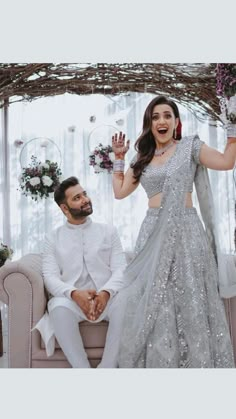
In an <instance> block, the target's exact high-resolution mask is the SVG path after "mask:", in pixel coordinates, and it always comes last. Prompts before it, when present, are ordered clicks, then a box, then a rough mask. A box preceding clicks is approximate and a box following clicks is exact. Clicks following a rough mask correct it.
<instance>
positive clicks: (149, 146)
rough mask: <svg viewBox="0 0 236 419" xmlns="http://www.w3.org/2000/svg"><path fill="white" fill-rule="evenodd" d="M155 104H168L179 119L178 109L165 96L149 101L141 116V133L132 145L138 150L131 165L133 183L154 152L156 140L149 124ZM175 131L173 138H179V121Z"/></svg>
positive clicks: (138, 177) (150, 123)
mask: <svg viewBox="0 0 236 419" xmlns="http://www.w3.org/2000/svg"><path fill="white" fill-rule="evenodd" d="M156 105H169V106H170V107H171V109H172V110H173V112H174V115H175V118H179V121H180V115H179V109H178V107H177V105H176V104H175V102H173V101H172V100H170V99H168V98H167V97H165V96H157V97H155V98H154V99H153V100H152V101H151V102H150V103H149V105H148V107H147V109H146V110H145V113H144V116H143V131H142V134H141V135H140V136H139V138H138V139H137V141H136V142H135V145H134V147H135V150H136V151H137V152H138V159H137V161H136V163H134V164H133V165H132V166H131V167H132V169H133V171H134V178H135V182H134V183H137V182H138V181H139V179H140V176H141V174H142V171H143V170H144V169H145V167H146V166H147V165H148V163H150V161H151V160H152V158H153V156H154V153H155V149H156V142H155V139H154V136H153V134H152V131H151V126H152V113H153V108H154V107H155V106H156ZM176 132H177V135H176V138H175V139H176V140H181V122H179V125H178V127H177V130H176Z"/></svg>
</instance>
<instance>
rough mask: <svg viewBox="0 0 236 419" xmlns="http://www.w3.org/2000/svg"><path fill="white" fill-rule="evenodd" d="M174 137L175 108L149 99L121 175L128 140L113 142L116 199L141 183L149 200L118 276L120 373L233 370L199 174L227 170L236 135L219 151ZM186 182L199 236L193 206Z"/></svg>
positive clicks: (203, 178) (204, 184)
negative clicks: (121, 283)
mask: <svg viewBox="0 0 236 419" xmlns="http://www.w3.org/2000/svg"><path fill="white" fill-rule="evenodd" d="M230 135H231V134H230ZM180 139H181V122H180V116H179V110H178V108H177V106H176V104H175V103H174V102H173V101H171V100H169V99H167V98H166V97H164V96H160V97H157V98H154V99H153V100H152V101H151V102H150V104H149V105H148V107H147V109H146V111H145V113H144V120H143V131H142V133H141V135H140V137H139V138H138V140H137V141H136V144H135V146H136V147H135V148H136V150H137V154H136V156H135V157H134V159H133V160H132V162H131V165H130V168H129V169H128V171H127V172H126V174H125V175H124V157H125V154H126V152H127V151H128V149H129V141H127V142H125V135H124V134H122V133H120V135H119V136H118V135H115V136H114V137H112V145H113V151H114V153H115V158H116V160H115V162H114V174H113V189H114V194H115V197H116V198H117V199H122V198H125V197H126V196H128V195H129V194H131V193H132V192H133V191H134V190H135V189H136V188H137V187H138V185H139V183H141V185H142V186H143V187H144V189H145V191H146V193H147V196H148V198H149V209H148V211H147V215H146V217H145V219H144V221H143V223H142V226H141V229H140V232H139V235H138V239H137V243H136V247H135V257H134V259H133V260H132V262H131V263H130V264H129V265H128V267H127V269H126V271H125V280H126V281H127V285H128V288H126V289H125V291H124V292H125V293H126V294H127V296H128V300H127V301H128V302H127V307H126V313H125V321H124V330H123V336H122V340H121V347H120V356H119V367H120V368H223V367H227V368H232V367H234V359H233V351H232V345H231V341H230V336H229V331H228V325H227V321H226V317H225V312H224V306H223V302H222V300H221V298H220V296H219V293H218V283H217V282H218V270H217V255H216V245H215V241H214V234H213V232H212V218H211V206H212V202H211V196H210V189H209V187H210V185H209V180H208V177H207V172H206V169H205V168H207V167H208V168H211V169H215V170H230V169H233V167H234V163H235V158H236V132H235V133H234V136H233V137H232V136H231V137H230V138H228V142H227V146H226V148H225V151H224V153H220V152H218V151H217V150H214V149H212V148H210V147H208V146H207V145H206V144H204V143H203V142H202V141H200V139H199V138H198V136H193V137H186V138H183V139H182V140H181V141H179V140H180ZM193 181H194V182H195V185H196V189H197V193H198V197H199V201H200V202H199V203H200V208H201V211H202V215H203V219H204V222H205V224H206V231H205V230H204V229H203V226H202V223H201V222H200V220H199V218H198V215H197V213H196V210H195V208H193V205H192V198H191V193H192V190H193Z"/></svg>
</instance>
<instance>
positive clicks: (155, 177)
mask: <svg viewBox="0 0 236 419" xmlns="http://www.w3.org/2000/svg"><path fill="white" fill-rule="evenodd" d="M188 139H189V137H184V138H182V140H180V141H179V142H177V144H176V149H175V152H174V154H173V155H172V156H171V157H170V158H169V159H168V160H167V162H166V163H164V164H163V165H161V166H155V165H153V164H151V163H149V164H148V165H147V166H146V168H145V169H144V170H143V172H142V175H141V177H140V183H141V185H142V186H143V188H144V190H145V192H146V194H147V197H148V198H149V199H150V198H152V197H153V196H155V195H157V194H158V193H161V192H162V190H163V186H164V181H165V178H166V176H167V175H168V171H169V168H170V163H171V161H172V159H173V158H174V157H176V159H177V161H178V156H180V155H181V154H180V153H181V149H182V147H185V146H187V141H188ZM191 144H192V150H191V165H190V167H189V169H188V170H189V173H188V183H187V190H186V192H192V191H193V182H194V177H195V173H196V168H197V165H198V164H200V161H199V155H200V149H201V146H202V144H204V142H203V141H201V140H200V139H199V137H198V136H197V135H195V136H194V139H193V141H192V142H191ZM136 161H137V154H136V155H135V156H134V157H133V159H132V160H131V162H130V167H133V165H134V164H135V163H136Z"/></svg>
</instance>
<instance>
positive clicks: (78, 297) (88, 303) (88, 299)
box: [71, 289, 97, 320]
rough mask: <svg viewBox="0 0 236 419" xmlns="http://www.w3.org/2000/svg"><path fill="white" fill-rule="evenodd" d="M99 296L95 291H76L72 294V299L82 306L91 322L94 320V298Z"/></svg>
mask: <svg viewBox="0 0 236 419" xmlns="http://www.w3.org/2000/svg"><path fill="white" fill-rule="evenodd" d="M96 294H97V291H96V290H94V289H91V290H81V291H80V290H74V291H72V293H71V298H72V300H74V301H75V302H76V304H78V306H80V308H81V310H82V311H83V312H84V314H85V316H86V317H87V318H88V319H89V320H93V318H92V316H93V305H94V301H93V299H94V297H95V295H96Z"/></svg>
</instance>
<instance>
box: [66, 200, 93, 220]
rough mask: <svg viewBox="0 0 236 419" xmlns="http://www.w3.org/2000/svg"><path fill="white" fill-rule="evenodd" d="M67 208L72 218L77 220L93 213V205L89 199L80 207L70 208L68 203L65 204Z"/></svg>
mask: <svg viewBox="0 0 236 419" xmlns="http://www.w3.org/2000/svg"><path fill="white" fill-rule="evenodd" d="M67 208H68V210H69V213H70V215H71V216H72V218H74V220H79V219H80V218H83V217H87V216H88V215H90V214H92V213H93V207H92V202H91V201H89V202H88V203H87V204H86V205H84V206H83V207H81V208H80V209H77V208H71V207H69V205H68V204H67ZM84 208H86V209H84Z"/></svg>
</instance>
